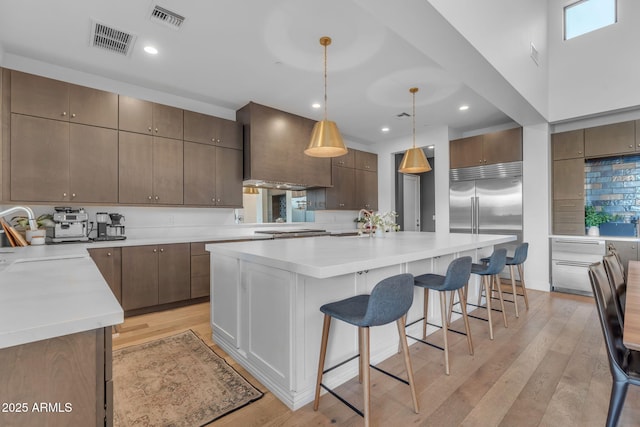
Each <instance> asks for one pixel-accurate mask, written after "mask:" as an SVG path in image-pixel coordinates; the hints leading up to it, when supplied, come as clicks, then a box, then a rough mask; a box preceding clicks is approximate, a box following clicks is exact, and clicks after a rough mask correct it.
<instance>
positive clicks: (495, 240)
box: [205, 232, 516, 279]
mask: <svg viewBox="0 0 640 427" xmlns="http://www.w3.org/2000/svg"><path fill="white" fill-rule="evenodd" d="M515 239H516V236H511V235H508V236H506V235H491V234H484V235H471V234H458V233H426V232H399V233H386V235H385V237H368V236H366V237H365V236H353V237H331V236H324V237H315V238H303V239H276V240H268V241H262V242H237V243H222V244H215V245H206V246H205V248H206V249H207V250H208V251H209V252H211V253H214V254H220V255H227V256H231V257H235V258H239V259H242V260H246V261H251V262H254V263H257V264H263V265H269V266H271V267H275V268H279V269H282V270H286V271H292V272H294V273H299V274H304V275H306V276H311V277H316V278H319V279H324V278H327V277H333V276H338V275H341V274H348V273H354V272H357V271H363V270H369V269H374V268H379V267H384V266H388V265H395V264H400V263H405V262H411V261H417V260H421V259H427V258H433V257H436V256H439V255H444V254H449V253H455V252H462V251H466V250H471V249H475V248H478V247H486V246H491V245H496V244H500V243H506V242H510V241H513V240H515Z"/></svg>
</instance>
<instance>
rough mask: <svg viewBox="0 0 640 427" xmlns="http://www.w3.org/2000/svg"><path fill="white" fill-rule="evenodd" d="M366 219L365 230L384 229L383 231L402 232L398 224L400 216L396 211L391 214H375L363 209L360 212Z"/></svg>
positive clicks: (390, 212)
mask: <svg viewBox="0 0 640 427" xmlns="http://www.w3.org/2000/svg"><path fill="white" fill-rule="evenodd" d="M360 214H362V215H363V216H364V218H365V220H366V221H365V228H368V229H369V230H371V231H374V230H376V229H378V228H379V229H382V231H383V232H384V231H391V230H393V231H400V226H399V225H398V224H396V218H397V217H398V214H397V213H396V212H395V211H389V212H384V213H381V212H374V211H368V210H366V209H362V210H361V211H360Z"/></svg>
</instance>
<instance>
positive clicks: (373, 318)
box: [313, 274, 419, 427]
mask: <svg viewBox="0 0 640 427" xmlns="http://www.w3.org/2000/svg"><path fill="white" fill-rule="evenodd" d="M412 303H413V275H411V274H398V275H396V276H391V277H388V278H386V279H384V280H382V281H380V282H379V283H378V284H377V285H376V286H375V287H374V288H373V290H372V291H371V295H357V296H354V297H351V298H346V299H343V300H340V301H336V302H332V303H329V304H325V305H323V306H322V307H320V311H321V312H323V313H324V325H323V328H322V341H321V343H320V360H319V362H318V379H317V382H316V395H315V400H314V401H313V410H314V411H317V410H318V405H319V403H320V387H322V388H324V389H325V390H327V391H328V392H329V393H331V394H333V395H334V396H336V397H337V398H338V399H339V400H340V401H341V402H342V403H344V404H346V405H347V406H349V407H350V408H351V409H353V410H354V411H355V412H357V413H358V414H359V415H360V416H364V425H365V426H367V427H368V426H369V420H370V418H371V417H370V415H371V410H370V406H371V402H370V371H369V368H370V367H373V368H375V369H377V370H380V371H382V372H385V371H383V370H382V369H380V368H377V367H375V366H371V365H370V362H369V328H370V327H371V326H380V325H386V324H387V323H391V322H396V324H397V326H398V334H399V335H400V343H401V345H402V350H403V352H404V362H405V367H406V369H407V376H408V379H409V381H405V380H403V379H401V378H398V377H396V376H395V375H393V374H390V373H388V372H385V373H386V374H388V375H390V376H392V377H393V378H395V379H397V380H399V381H402V382H403V383H405V384H408V385H409V388H410V389H411V397H412V399H413V407H414V411H415V412H416V414H417V413H418V411H419V409H418V398H417V397H416V389H415V383H414V381H413V369H412V367H411V358H410V357H409V346H408V345H407V337H406V335H405V328H404V316H405V315H406V313H407V311H409V308H410V307H411V304H412ZM333 317H335V318H336V319H339V320H342V321H344V322H346V323H349V324H351V325H354V326H357V327H358V347H359V357H360V363H359V371H360V378H361V382H362V383H363V384H362V386H363V389H364V415H363V414H362V412H361V411H359V410H358V409H356V408H355V407H354V406H352V405H351V404H350V403H348V402H347V401H346V400H344V399H343V398H341V397H340V396H338V395H337V394H336V393H335V392H334V391H333V390H331V389H330V388H328V387H327V386H326V385H324V384H322V376H323V374H324V373H326V372H328V371H329V370H331V369H333V368H329V369H326V370H325V369H324V362H325V357H326V354H327V343H328V340H329V328H330V326H331V318H333ZM356 357H358V356H354V357H353V358H352V359H354V358H356ZM349 360H351V359H349ZM343 363H345V362H342V363H340V364H339V365H341V364H343ZM336 366H338V365H336ZM334 367H335V366H334Z"/></svg>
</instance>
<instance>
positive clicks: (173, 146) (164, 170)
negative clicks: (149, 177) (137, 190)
mask: <svg viewBox="0 0 640 427" xmlns="http://www.w3.org/2000/svg"><path fill="white" fill-rule="evenodd" d="M183 153H184V148H183V142H182V141H181V140H178V139H169V138H161V137H156V136H154V137H153V199H154V201H155V202H156V203H163V204H170V205H181V204H182V203H183V187H184V173H183V170H184V169H183V168H184V161H183V155H184V154H183Z"/></svg>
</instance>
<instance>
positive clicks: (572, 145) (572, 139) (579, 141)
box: [551, 129, 584, 160]
mask: <svg viewBox="0 0 640 427" xmlns="http://www.w3.org/2000/svg"><path fill="white" fill-rule="evenodd" d="M551 150H552V152H553V160H566V159H581V158H584V129H578V130H572V131H568V132H559V133H554V134H553V135H551Z"/></svg>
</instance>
